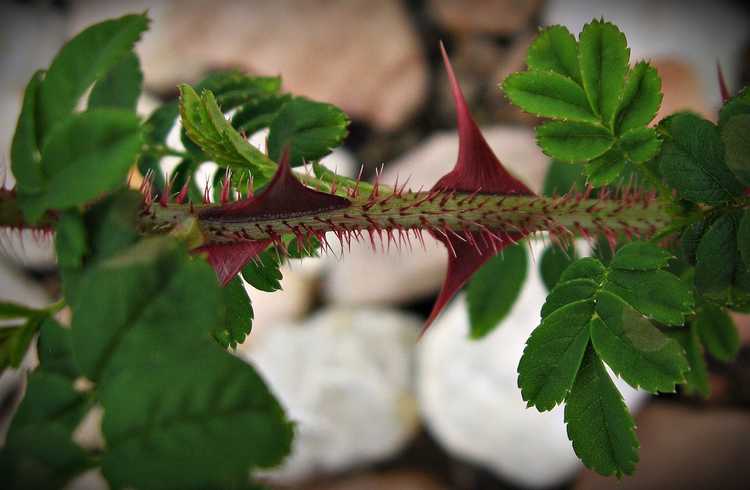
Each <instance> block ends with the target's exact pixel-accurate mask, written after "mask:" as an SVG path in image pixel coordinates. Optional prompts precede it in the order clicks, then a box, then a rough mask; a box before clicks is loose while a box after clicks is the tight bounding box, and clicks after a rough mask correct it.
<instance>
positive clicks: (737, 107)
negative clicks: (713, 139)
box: [719, 87, 750, 128]
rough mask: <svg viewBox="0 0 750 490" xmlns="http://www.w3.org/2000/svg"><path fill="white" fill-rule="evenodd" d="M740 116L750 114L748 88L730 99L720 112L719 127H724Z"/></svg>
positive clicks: (749, 92)
mask: <svg viewBox="0 0 750 490" xmlns="http://www.w3.org/2000/svg"><path fill="white" fill-rule="evenodd" d="M739 114H750V89H748V88H747V87H745V88H743V89H742V90H740V93H738V94H737V95H735V96H734V97H732V98H731V99H729V100H728V101H727V102H726V104H724V106H723V107H722V108H721V110H720V111H719V127H720V128H723V127H724V125H725V124H726V123H727V121H729V120H730V119H732V118H733V117H734V116H736V115H739Z"/></svg>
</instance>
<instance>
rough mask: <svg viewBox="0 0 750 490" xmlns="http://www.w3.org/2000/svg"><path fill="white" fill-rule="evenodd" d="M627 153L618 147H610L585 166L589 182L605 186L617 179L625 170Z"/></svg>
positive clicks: (597, 185)
mask: <svg viewBox="0 0 750 490" xmlns="http://www.w3.org/2000/svg"><path fill="white" fill-rule="evenodd" d="M625 164H626V160H625V154H624V153H623V152H622V150H621V149H620V148H618V147H613V148H610V149H609V150H608V151H607V152H606V153H605V154H604V155H602V156H600V157H597V158H595V159H593V160H591V161H590V162H589V163H588V165H586V166H585V167H584V171H585V172H586V176H587V177H588V179H587V180H588V183H589V184H591V185H592V186H593V187H603V186H605V185H609V184H611V183H612V182H614V181H616V180H617V178H618V177H620V174H622V172H623V170H625Z"/></svg>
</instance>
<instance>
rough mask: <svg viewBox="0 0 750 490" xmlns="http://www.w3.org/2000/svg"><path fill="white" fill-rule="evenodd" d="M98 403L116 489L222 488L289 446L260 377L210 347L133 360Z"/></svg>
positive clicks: (107, 466)
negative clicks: (150, 361)
mask: <svg viewBox="0 0 750 490" xmlns="http://www.w3.org/2000/svg"><path fill="white" fill-rule="evenodd" d="M186 373H189V376H186ZM102 404H103V405H104V408H105V412H104V419H103V421H102V430H103V433H104V436H105V438H106V439H107V448H108V451H107V452H106V453H105V454H104V458H103V461H102V471H103V473H104V475H105V477H106V478H107V480H108V481H109V482H110V484H111V485H112V486H113V487H115V488H121V487H125V486H127V487H137V488H140V489H165V488H169V489H184V488H207V487H211V486H212V485H213V486H215V487H217V488H225V486H224V485H223V484H222V482H225V481H227V480H231V479H234V478H236V477H237V475H244V477H245V478H247V474H248V471H249V470H250V469H251V468H256V467H270V466H273V465H275V464H278V463H280V462H281V460H282V458H283V457H284V456H285V455H286V454H287V453H288V452H289V450H290V449H291V440H292V425H291V424H290V423H289V422H288V421H287V420H286V419H285V418H284V415H283V412H282V410H281V407H280V406H279V405H278V403H277V402H276V401H275V400H274V398H273V396H272V395H271V393H270V392H269V390H268V388H267V387H266V386H265V384H264V383H263V381H262V380H261V378H260V377H259V376H258V374H257V373H256V372H255V370H254V369H253V368H252V367H251V366H249V365H247V364H245V363H244V362H243V361H241V360H240V359H238V358H236V357H234V356H231V355H228V354H227V353H225V352H221V351H220V350H219V348H218V347H214V346H211V347H210V348H206V349H202V350H200V351H198V352H196V353H195V354H194V355H193V356H190V357H187V358H185V359H184V360H182V361H181V362H179V363H172V362H170V363H165V364H162V365H160V366H159V367H158V369H154V368H153V367H152V366H136V365H134V366H132V367H131V368H130V369H128V370H127V371H124V372H123V373H121V374H120V375H118V376H117V377H116V378H115V379H113V380H112V381H111V382H110V384H109V386H108V388H107V389H106V390H105V391H104V393H103V395H102ZM122 407H127V410H123V409H122Z"/></svg>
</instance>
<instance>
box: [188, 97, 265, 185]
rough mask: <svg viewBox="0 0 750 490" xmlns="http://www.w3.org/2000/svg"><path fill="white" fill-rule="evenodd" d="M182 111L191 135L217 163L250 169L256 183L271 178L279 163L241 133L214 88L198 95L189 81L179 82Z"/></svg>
mask: <svg viewBox="0 0 750 490" xmlns="http://www.w3.org/2000/svg"><path fill="white" fill-rule="evenodd" d="M180 114H181V116H182V125H183V128H184V129H185V131H186V132H187V134H188V136H189V137H190V139H191V140H192V141H194V142H195V143H196V144H197V145H198V146H200V148H201V149H202V150H203V151H205V152H206V154H207V155H208V156H210V158H211V159H213V160H214V161H215V162H216V163H217V164H219V165H221V166H225V167H236V168H239V169H247V170H250V171H251V172H252V174H253V177H254V179H255V182H256V184H257V185H262V184H263V183H265V182H268V181H269V180H270V179H271V177H272V176H273V174H274V171H275V169H276V164H275V163H274V162H273V161H271V160H270V159H269V158H268V157H267V156H266V155H264V154H263V152H261V151H260V150H258V149H257V148H255V147H254V146H253V145H251V144H250V143H249V142H248V141H247V140H246V139H245V138H243V137H242V136H240V134H239V133H238V132H237V130H235V129H234V128H233V127H232V125H231V124H230V123H229V121H227V120H226V119H225V117H224V114H223V113H222V112H221V109H220V108H219V105H218V104H217V102H216V98H215V97H214V95H213V94H212V93H211V92H209V91H204V92H203V94H202V95H201V96H200V97H199V96H198V94H197V93H196V92H195V91H194V90H193V89H192V88H191V87H190V86H189V85H180Z"/></svg>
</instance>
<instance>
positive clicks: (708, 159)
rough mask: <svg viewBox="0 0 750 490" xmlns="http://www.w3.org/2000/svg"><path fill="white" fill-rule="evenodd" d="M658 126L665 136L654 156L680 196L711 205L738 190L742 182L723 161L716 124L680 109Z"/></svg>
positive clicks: (736, 194)
mask: <svg viewBox="0 0 750 490" xmlns="http://www.w3.org/2000/svg"><path fill="white" fill-rule="evenodd" d="M660 127H661V128H662V129H663V130H664V131H665V133H666V134H667V137H666V139H665V140H664V142H663V143H662V150H661V154H660V155H659V158H658V159H657V161H658V163H659V169H660V170H661V173H662V175H663V176H664V179H665V180H666V181H667V184H669V185H670V186H671V187H673V188H675V189H677V193H678V194H679V195H680V197H682V198H684V199H687V200H689V201H693V202H699V203H706V204H712V205H715V204H721V203H723V202H726V201H728V200H730V199H732V198H733V197H736V196H739V195H741V194H742V192H743V187H742V185H741V184H740V183H739V182H738V181H737V179H736V178H735V177H734V175H732V172H730V171H729V168H727V166H726V164H725V163H724V145H723V144H722V142H721V137H720V135H719V130H718V128H717V127H716V126H714V125H713V124H712V123H711V122H709V121H706V120H705V119H701V118H700V117H699V116H697V115H695V114H690V113H680V114H676V115H674V116H672V117H670V118H668V119H666V120H664V121H662V124H661V125H660Z"/></svg>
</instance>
